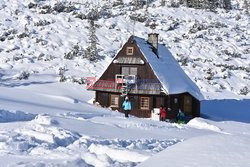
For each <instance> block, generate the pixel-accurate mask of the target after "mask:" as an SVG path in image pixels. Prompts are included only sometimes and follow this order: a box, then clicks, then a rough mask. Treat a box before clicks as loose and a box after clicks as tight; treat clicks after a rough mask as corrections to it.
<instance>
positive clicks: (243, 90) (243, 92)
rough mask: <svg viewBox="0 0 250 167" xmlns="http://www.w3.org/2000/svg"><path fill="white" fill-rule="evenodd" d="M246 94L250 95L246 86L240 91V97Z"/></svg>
mask: <svg viewBox="0 0 250 167" xmlns="http://www.w3.org/2000/svg"><path fill="white" fill-rule="evenodd" d="M248 93H250V89H249V88H248V87H247V86H244V87H243V88H242V89H240V95H247V94H248Z"/></svg>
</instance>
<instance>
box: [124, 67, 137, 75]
mask: <svg viewBox="0 0 250 167" xmlns="http://www.w3.org/2000/svg"><path fill="white" fill-rule="evenodd" d="M122 75H137V67H122Z"/></svg>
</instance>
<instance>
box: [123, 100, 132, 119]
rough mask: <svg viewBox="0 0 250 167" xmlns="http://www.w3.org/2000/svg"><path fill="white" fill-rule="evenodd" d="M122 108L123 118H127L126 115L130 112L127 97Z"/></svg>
mask: <svg viewBox="0 0 250 167" xmlns="http://www.w3.org/2000/svg"><path fill="white" fill-rule="evenodd" d="M122 108H123V109H124V113H125V117H126V118H128V114H129V113H130V111H131V103H130V101H129V99H128V96H126V98H125V101H124V102H123V104H122Z"/></svg>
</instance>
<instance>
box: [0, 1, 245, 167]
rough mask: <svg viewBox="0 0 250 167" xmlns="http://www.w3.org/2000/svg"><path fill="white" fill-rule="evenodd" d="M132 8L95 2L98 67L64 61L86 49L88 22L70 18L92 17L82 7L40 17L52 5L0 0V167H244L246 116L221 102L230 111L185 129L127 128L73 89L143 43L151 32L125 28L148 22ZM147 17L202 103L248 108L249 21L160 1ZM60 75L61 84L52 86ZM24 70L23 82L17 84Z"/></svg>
mask: <svg viewBox="0 0 250 167" xmlns="http://www.w3.org/2000/svg"><path fill="white" fill-rule="evenodd" d="M128 1H129V0H126V1H124V2H126V3H125V6H124V7H119V6H117V7H112V6H110V5H108V4H106V2H108V1H101V0H100V1H95V2H99V3H94V4H95V5H97V6H98V5H101V6H102V8H101V9H104V6H106V7H107V10H101V12H102V16H101V17H100V18H99V19H98V21H96V24H97V25H98V28H97V36H98V38H99V44H100V45H99V49H100V52H99V53H100V55H101V56H103V57H102V58H101V59H100V60H99V61H98V62H95V63H90V62H89V61H88V60H87V59H84V58H82V56H78V57H77V56H76V57H75V58H74V59H73V60H66V59H65V58H64V54H65V53H67V52H69V51H70V50H72V48H73V46H74V45H77V44H78V45H79V46H80V47H82V48H81V49H85V48H86V47H87V34H88V26H89V24H88V21H87V20H86V19H80V18H77V17H76V15H77V14H81V13H83V14H86V13H88V12H89V8H90V7H89V6H87V5H88V4H87V3H85V4H84V5H80V6H76V7H77V9H76V10H75V11H72V12H55V11H54V12H51V13H47V14H44V13H43V12H44V11H46V10H47V9H48V8H49V7H48V6H46V5H49V6H51V7H52V8H53V7H54V4H55V2H54V1H53V2H52V1H32V0H14V1H12V0H11V1H10V0H2V1H0V15H1V17H0V161H1V165H0V166H13V167H14V166H15V167H16V166H20V167H21V166H22V167H23V166H39V167H40V166H98V167H102V166H136V165H138V164H140V165H141V166H155V164H157V166H160V165H162V166H168V165H169V164H170V165H169V166H192V167H194V166H213V167H214V166H234V167H235V166H241V167H242V166H250V148H249V137H250V133H249V132H250V124H249V123H250V118H249V114H248V113H249V108H248V107H243V110H241V111H244V112H243V113H238V112H237V108H231V107H230V105H231V104H233V103H234V102H232V103H231V102H230V101H226V102H225V105H224V106H222V107H223V108H222V107H220V108H221V110H220V111H222V110H223V109H229V108H230V109H232V110H228V112H225V111H224V110H223V112H220V111H216V110H213V111H212V112H211V110H210V111H209V112H205V113H203V114H205V117H206V118H209V119H203V118H196V119H194V120H192V121H191V122H190V123H189V124H187V125H178V124H170V123H165V122H164V123H163V122H158V121H152V120H148V119H138V118H135V117H131V118H129V119H125V118H124V116H123V115H122V114H120V113H118V112H114V111H110V110H109V109H103V108H99V107H96V106H93V105H91V104H89V103H88V101H89V100H90V99H91V98H93V96H94V93H93V92H89V91H86V90H85V86H86V85H79V84H77V83H72V82H79V81H81V79H83V78H86V77H89V76H98V75H99V74H100V73H101V72H102V71H103V70H104V69H105V67H106V66H107V65H108V63H109V62H110V61H111V59H112V56H114V54H115V52H116V51H117V49H119V48H120V47H121V45H122V44H123V43H124V42H125V41H126V40H127V39H128V37H129V36H130V35H131V34H132V32H133V30H134V33H135V35H137V36H140V37H146V36H147V33H148V32H151V30H150V28H149V27H148V26H145V25H146V21H145V22H139V21H136V22H135V24H134V22H133V21H131V19H130V16H131V15H132V14H141V15H144V14H146V13H145V10H144V9H139V10H136V11H135V12H134V11H132V7H131V6H129V5H128ZM30 2H33V3H35V4H36V3H37V6H36V5H35V6H33V7H28V4H29V3H30ZM90 6H91V5H90ZM240 8H241V7H240ZM99 9H100V8H99ZM148 12H149V13H148V15H149V16H150V19H151V21H152V19H156V20H157V22H156V23H157V24H158V26H157V28H156V31H157V32H158V33H160V36H161V38H160V42H161V43H165V44H166V46H167V47H168V48H169V49H170V51H171V52H172V53H173V55H174V56H175V58H176V59H177V60H179V63H180V64H181V65H182V67H183V68H184V70H185V72H186V73H187V74H188V75H189V76H190V77H191V79H192V80H193V81H194V82H196V84H197V85H198V86H199V88H200V89H201V91H202V93H203V94H204V96H205V97H206V98H207V99H249V97H250V93H249V92H248V91H247V90H248V89H250V79H249V78H250V72H249V70H250V69H249V67H250V59H249V54H250V52H249V51H250V50H249V43H250V42H249V40H250V37H249V36H250V32H249V29H250V28H249V15H247V14H245V13H244V11H243V10H241V9H240V10H239V9H237V10H236V9H234V10H232V11H230V12H226V11H223V10H218V12H217V13H212V12H209V11H204V10H194V9H187V8H184V7H181V8H168V7H161V6H159V1H154V3H153V4H150V7H149V9H148ZM138 17H139V16H138ZM133 25H134V26H133ZM133 27H134V28H133ZM111 46H112V47H111ZM60 68H61V69H65V73H64V75H65V77H66V79H67V82H64V83H59V82H58V81H59V79H60V77H59V69H60ZM23 71H25V72H28V73H29V74H30V75H29V78H28V79H27V80H25V79H24V80H19V78H20V77H21V76H22V75H21V74H23ZM243 88H244V89H243ZM213 102H215V103H216V101H211V102H210V104H209V103H203V104H204V106H205V108H209V107H212V106H213V104H215V103H213ZM243 102H244V101H243ZM221 104H222V103H221ZM229 104H230V105H229ZM248 105H249V103H248V102H247V103H246V105H245V106H248ZM210 109H211V108H210ZM229 111H233V112H229ZM244 122H245V123H244ZM180 157H181V158H180Z"/></svg>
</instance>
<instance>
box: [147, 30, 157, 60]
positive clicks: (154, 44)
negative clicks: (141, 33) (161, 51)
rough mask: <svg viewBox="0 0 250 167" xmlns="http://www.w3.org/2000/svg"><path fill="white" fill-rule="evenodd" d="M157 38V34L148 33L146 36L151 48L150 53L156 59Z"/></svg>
mask: <svg viewBox="0 0 250 167" xmlns="http://www.w3.org/2000/svg"><path fill="white" fill-rule="evenodd" d="M158 36H159V34H157V33H150V34H148V43H149V44H151V46H152V51H153V52H154V53H155V54H156V56H157V57H158Z"/></svg>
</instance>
